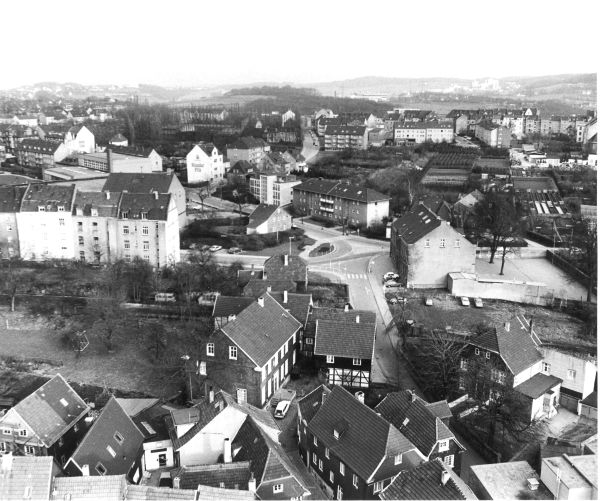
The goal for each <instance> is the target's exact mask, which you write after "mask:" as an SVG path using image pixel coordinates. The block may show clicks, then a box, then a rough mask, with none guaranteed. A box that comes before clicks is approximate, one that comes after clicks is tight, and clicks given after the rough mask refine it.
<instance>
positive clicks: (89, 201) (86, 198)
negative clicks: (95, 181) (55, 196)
mask: <svg viewBox="0 0 600 501" xmlns="http://www.w3.org/2000/svg"><path fill="white" fill-rule="evenodd" d="M107 193H109V195H108V198H107ZM107 193H98V192H97V191H77V192H76V193H75V201H74V202H73V214H76V213H77V209H81V210H82V212H83V215H84V216H91V213H92V209H96V211H97V212H98V216H100V217H117V216H118V212H119V201H120V200H121V193H119V192H112V193H110V192H107Z"/></svg>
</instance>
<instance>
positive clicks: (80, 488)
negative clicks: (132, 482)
mask: <svg viewBox="0 0 600 501" xmlns="http://www.w3.org/2000/svg"><path fill="white" fill-rule="evenodd" d="M126 491H127V480H125V475H106V476H96V477H90V476H85V477H56V478H55V479H54V482H53V483H52V495H51V497H50V499H51V500H53V501H54V500H56V501H59V500H60V501H62V500H65V499H69V500H72V501H79V500H86V499H89V500H90V501H93V500H95V499H102V500H103V501H121V500H122V499H124V496H125V492H126Z"/></svg>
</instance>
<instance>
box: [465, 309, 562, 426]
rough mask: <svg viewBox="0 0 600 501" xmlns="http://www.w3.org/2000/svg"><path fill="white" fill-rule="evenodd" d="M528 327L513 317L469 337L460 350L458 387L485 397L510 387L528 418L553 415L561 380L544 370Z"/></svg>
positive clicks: (534, 418) (535, 418) (490, 396)
mask: <svg viewBox="0 0 600 501" xmlns="http://www.w3.org/2000/svg"><path fill="white" fill-rule="evenodd" d="M529 329H530V327H529V326H527V325H526V324H525V323H523V322H522V321H521V319H520V318H519V317H514V318H512V319H511V321H510V322H505V323H504V325H503V326H502V327H493V328H491V329H489V330H488V331H486V332H484V333H482V334H480V335H478V336H476V337H474V338H472V339H471V340H470V341H469V342H468V344H467V346H466V348H465V349H464V350H463V352H462V359H461V362H460V370H461V373H460V374H459V381H458V386H459V390H462V391H464V392H466V393H469V394H472V395H475V394H476V395H477V396H478V397H479V398H485V399H487V398H493V397H494V395H495V394H496V393H506V392H508V391H510V392H511V394H512V396H514V399H519V400H520V401H521V408H522V410H523V413H524V416H525V417H527V419H529V420H530V421H534V420H538V419H541V418H552V417H553V416H555V415H556V412H557V411H556V409H557V407H558V403H559V393H560V387H561V383H562V380H561V379H560V378H558V377H556V376H552V375H548V374H546V373H545V372H544V362H543V357H542V354H541V353H540V351H539V350H538V347H537V343H536V341H535V340H534V337H533V336H535V334H534V333H533V332H530V330H529Z"/></svg>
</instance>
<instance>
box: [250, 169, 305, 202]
mask: <svg viewBox="0 0 600 501" xmlns="http://www.w3.org/2000/svg"><path fill="white" fill-rule="evenodd" d="M249 181H250V193H252V195H254V196H255V197H256V198H257V199H258V200H259V202H260V203H261V204H268V205H277V206H282V205H289V204H291V203H292V202H293V200H294V191H293V188H294V186H297V185H299V184H301V183H302V181H298V180H296V176H278V175H276V174H259V173H256V174H254V175H252V177H250V179H249Z"/></svg>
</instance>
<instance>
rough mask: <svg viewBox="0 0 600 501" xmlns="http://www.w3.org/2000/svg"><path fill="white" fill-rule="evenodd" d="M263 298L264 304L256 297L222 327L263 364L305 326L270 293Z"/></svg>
mask: <svg viewBox="0 0 600 501" xmlns="http://www.w3.org/2000/svg"><path fill="white" fill-rule="evenodd" d="M263 300H264V306H260V305H259V303H258V301H255V302H254V303H252V304H251V305H250V306H248V307H247V308H246V309H245V310H243V311H242V312H240V314H239V315H238V316H237V317H236V319H235V320H232V321H231V322H229V323H228V324H227V325H225V326H223V327H222V328H221V331H222V332H223V333H224V334H225V335H226V336H227V337H229V338H230V339H231V340H232V341H234V342H235V344H236V345H237V346H238V347H239V348H240V349H241V350H242V351H243V352H244V353H245V354H246V355H247V356H248V357H249V358H250V359H251V360H252V361H253V362H254V363H256V365H257V366H259V367H262V366H263V365H265V364H266V363H267V362H268V361H269V360H270V359H271V358H272V357H273V355H274V354H275V353H277V351H278V350H279V349H280V348H281V347H282V346H283V344H284V343H285V342H286V341H287V340H288V339H289V338H291V337H292V335H293V334H294V333H295V332H296V331H298V329H299V328H300V327H301V324H300V322H298V320H296V319H295V318H294V317H293V316H292V315H291V314H290V313H288V312H287V311H286V310H285V309H284V308H283V307H282V306H281V305H280V304H279V303H278V302H277V301H276V300H275V299H273V298H272V297H271V296H270V295H269V293H266V294H265V295H264V296H263Z"/></svg>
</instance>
